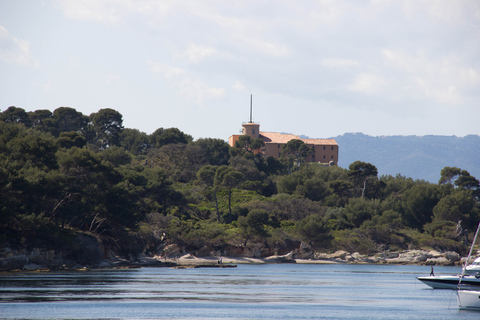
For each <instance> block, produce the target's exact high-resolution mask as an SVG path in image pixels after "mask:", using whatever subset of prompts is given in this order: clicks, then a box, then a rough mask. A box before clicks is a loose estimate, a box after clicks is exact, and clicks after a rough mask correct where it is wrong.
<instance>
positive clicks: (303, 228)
mask: <svg viewBox="0 0 480 320" xmlns="http://www.w3.org/2000/svg"><path fill="white" fill-rule="evenodd" d="M295 227H296V230H297V232H298V233H299V234H300V235H301V236H302V238H303V239H305V240H307V241H308V242H309V243H310V244H311V245H312V246H314V247H318V246H320V245H322V244H326V242H328V241H330V240H331V239H332V238H333V237H332V235H331V234H330V229H329V228H328V227H327V224H326V222H325V221H324V220H323V219H322V217H321V216H320V215H319V214H312V215H309V216H308V217H306V218H305V219H303V220H300V221H299V222H297V223H296V225H295Z"/></svg>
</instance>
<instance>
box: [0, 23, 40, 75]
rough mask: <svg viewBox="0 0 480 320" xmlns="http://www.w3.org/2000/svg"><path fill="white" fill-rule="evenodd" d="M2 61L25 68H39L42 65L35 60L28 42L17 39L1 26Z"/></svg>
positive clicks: (0, 51)
mask: <svg viewBox="0 0 480 320" xmlns="http://www.w3.org/2000/svg"><path fill="white" fill-rule="evenodd" d="M0 59H1V60H3V61H5V62H7V63H13V64H17V65H20V66H24V67H30V68H38V67H39V65H40V63H39V62H38V61H37V60H35V59H34V58H33V55H32V53H31V52H30V44H29V43H28V41H25V40H21V39H18V38H15V37H13V36H11V35H10V33H9V32H8V30H7V29H6V28H5V27H4V26H2V25H0Z"/></svg>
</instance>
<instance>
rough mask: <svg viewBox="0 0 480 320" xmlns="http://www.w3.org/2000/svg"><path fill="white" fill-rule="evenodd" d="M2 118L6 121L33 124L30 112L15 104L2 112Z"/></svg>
mask: <svg viewBox="0 0 480 320" xmlns="http://www.w3.org/2000/svg"><path fill="white" fill-rule="evenodd" d="M0 120H1V121H4V122H6V123H22V124H23V125H25V126H26V127H30V125H31V122H30V117H29V116H28V113H27V112H26V111H25V110H24V109H22V108H17V107H13V106H12V107H9V108H8V109H7V110H5V111H3V112H2V113H0Z"/></svg>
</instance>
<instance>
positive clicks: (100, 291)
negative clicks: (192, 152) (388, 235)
mask: <svg viewBox="0 0 480 320" xmlns="http://www.w3.org/2000/svg"><path fill="white" fill-rule="evenodd" d="M458 271H459V268H453V267H452V268H450V267H437V268H435V272H436V274H440V273H446V274H451V273H456V272H458ZM429 273H430V268H429V267H425V266H384V265H317V264H315V265H314V264H271V265H238V267H237V268H224V269H215V268H204V269H169V268H143V269H130V270H97V271H85V272H49V273H16V274H3V275H0V318H2V319H436V320H439V319H449V320H450V319H480V313H479V312H472V311H463V310H458V308H457V301H456V295H455V294H454V292H453V291H451V290H433V289H430V287H428V286H426V285H424V284H422V283H421V282H419V281H418V280H416V278H415V277H416V276H420V275H428V274H429Z"/></svg>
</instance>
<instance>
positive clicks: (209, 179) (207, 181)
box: [197, 165, 220, 222]
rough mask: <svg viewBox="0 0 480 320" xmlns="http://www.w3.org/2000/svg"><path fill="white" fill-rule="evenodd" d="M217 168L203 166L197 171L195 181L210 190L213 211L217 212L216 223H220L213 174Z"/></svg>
mask: <svg viewBox="0 0 480 320" xmlns="http://www.w3.org/2000/svg"><path fill="white" fill-rule="evenodd" d="M216 171H217V166H212V165H205V166H203V167H202V168H201V169H200V170H198V171H197V179H198V180H199V181H201V182H202V183H203V184H204V185H206V186H208V187H209V188H210V189H212V193H213V199H214V200H215V210H216V211H217V221H219V222H220V211H219V210H218V200H217V187H216V186H215V172H216Z"/></svg>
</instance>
